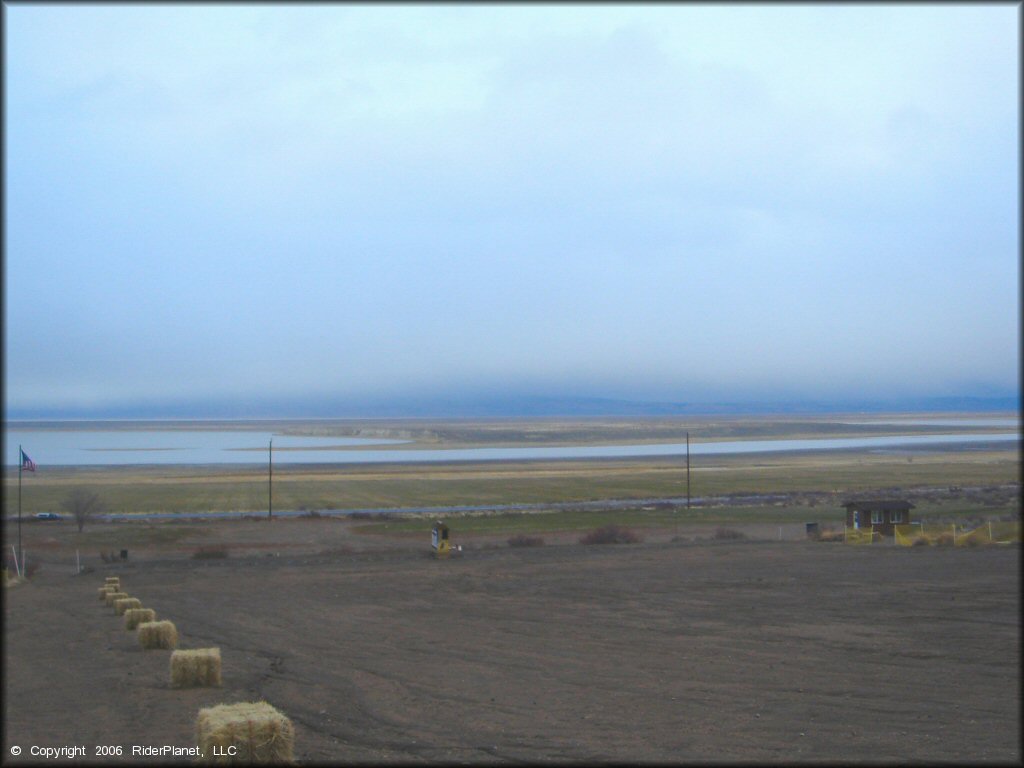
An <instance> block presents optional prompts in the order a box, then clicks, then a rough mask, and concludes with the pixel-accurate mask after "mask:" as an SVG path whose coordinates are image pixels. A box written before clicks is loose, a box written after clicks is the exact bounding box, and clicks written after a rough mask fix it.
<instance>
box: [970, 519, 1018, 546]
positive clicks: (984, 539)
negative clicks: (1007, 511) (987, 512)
mask: <svg viewBox="0 0 1024 768" xmlns="http://www.w3.org/2000/svg"><path fill="white" fill-rule="evenodd" d="M1020 540H1021V539H1020V523H1009V522H994V523H982V524H981V525H979V526H978V527H977V528H975V529H974V530H973V531H968V532H966V533H964V534H962V535H958V536H957V539H956V545H957V546H958V547H976V546H979V545H981V544H1012V543H1013V542H1015V541H1020Z"/></svg>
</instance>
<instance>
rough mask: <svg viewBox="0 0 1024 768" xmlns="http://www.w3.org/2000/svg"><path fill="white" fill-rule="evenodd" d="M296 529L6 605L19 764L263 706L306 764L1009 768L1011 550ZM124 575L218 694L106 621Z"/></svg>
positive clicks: (1012, 741)
mask: <svg viewBox="0 0 1024 768" xmlns="http://www.w3.org/2000/svg"><path fill="white" fill-rule="evenodd" d="M222 525H231V524H230V523H224V524H222ZM236 525H238V524H236ZM287 525H288V526H289V527H288V528H287V529H286V528H285V527H284V525H282V524H281V523H278V522H275V523H274V524H272V525H264V526H263V527H262V528H260V527H259V526H257V525H255V524H253V525H252V532H251V534H250V539H251V540H250V542H249V543H250V544H251V545H252V546H251V547H250V548H249V549H246V550H237V549H236V550H232V551H231V552H230V555H229V556H227V557H223V558H220V557H218V558H208V559H196V558H193V557H192V556H191V554H192V550H182V549H181V548H180V547H179V548H178V549H175V548H174V547H173V546H169V547H168V549H167V552H166V553H163V554H161V553H160V552H159V551H158V550H153V551H150V552H148V553H147V557H144V558H139V559H135V558H133V559H132V560H130V561H129V562H128V563H121V564H103V563H102V562H99V561H98V559H97V558H95V557H92V558H91V559H90V567H91V568H93V570H92V571H91V572H88V573H85V574H81V575H75V574H74V569H73V567H59V566H57V565H55V564H52V563H50V564H45V565H44V567H43V568H41V569H40V570H39V572H38V573H36V575H35V576H34V578H33V579H32V580H31V581H29V582H28V583H24V584H21V585H18V586H16V587H12V588H9V589H6V590H5V592H4V597H5V609H4V619H5V622H4V640H5V642H4V652H5V669H4V673H5V674H4V688H5V690H4V694H5V695H4V726H5V729H4V736H5V739H4V745H3V749H4V752H3V754H4V758H5V760H4V762H5V763H9V764H11V765H15V764H20V763H24V762H42V761H43V760H42V758H32V757H31V756H30V755H29V751H30V748H31V747H32V746H33V745H35V746H39V747H46V746H49V747H61V746H74V745H80V746H84V747H85V749H86V755H87V757H89V758H91V759H93V760H94V761H96V762H107V761H108V759H107V758H104V759H102V760H99V759H97V758H96V757H95V749H96V747H98V746H104V745H108V746H109V745H113V746H121V747H122V749H123V752H124V756H123V757H122V760H132V761H135V762H145V763H150V764H152V763H154V762H157V761H156V760H155V759H154V758H152V757H136V758H134V759H133V758H131V751H132V746H133V745H138V746H143V745H148V746H161V745H172V746H179V747H189V746H194V745H195V743H196V741H195V735H194V724H195V720H196V714H197V712H198V710H199V709H200V708H201V707H206V706H211V705H213V704H218V703H228V702H237V701H249V700H258V699H265V700H266V701H268V702H270V703H271V704H272V705H274V706H275V707H277V708H278V709H280V710H281V711H282V712H283V713H284V714H286V715H287V716H288V717H290V718H291V719H292V721H293V723H294V725H295V732H296V736H295V754H296V757H297V759H298V760H299V761H300V762H304V763H352V762H357V763H367V762H403V763H408V762H422V761H426V762H448V763H450V762H464V763H481V762H505V761H527V762H565V761H574V762H577V761H578V762H587V763H593V762H618V763H622V762H627V763H639V762H650V761H655V762H673V763H675V762H687V761H696V762H708V761H746V762H751V761H754V762H768V761H779V762H782V761H785V762H792V761H812V762H821V761H887V762H888V761H900V762H903V761H908V760H909V761H915V760H916V761H963V762H968V761H969V762H972V763H973V762H979V761H998V762H1011V761H1012V762H1019V761H1020V760H1021V730H1020V714H1021V713H1020V639H1021V638H1020V634H1021V633H1020V582H1019V574H1020V548H1019V546H1016V545H1014V546H1008V547H997V548H979V549H966V548H964V549H961V548H956V549H954V548H937V547H914V548H898V547H893V546H867V547H853V546H845V545H843V544H825V543H815V542H810V541H783V542H777V541H767V540H758V539H756V538H748V539H745V540H712V539H702V540H697V541H676V542H672V541H665V540H662V541H654V540H651V539H649V538H645V542H644V543H641V544H613V545H605V546H597V545H595V546H584V545H581V544H578V543H575V542H574V541H572V542H567V543H564V544H552V542H551V540H548V544H547V545H545V546H535V547H508V546H507V545H505V544H504V540H502V541H501V542H491V543H481V544H480V545H479V546H474V547H467V549H466V550H465V551H464V552H463V553H462V554H461V556H457V557H453V558H451V559H450V560H447V561H438V560H434V559H433V558H431V557H430V556H429V553H428V547H426V546H424V543H422V542H415V543H409V544H405V545H403V546H392V547H390V548H384V547H378V548H376V549H374V548H369V547H366V546H362V547H359V546H351V547H342V546H340V545H338V546H336V547H335V548H334V549H333V550H329V549H325V548H324V547H320V548H317V547H314V546H312V545H311V546H309V547H305V548H301V547H300V548H296V547H291V548H289V547H288V546H284V547H281V546H276V545H277V541H276V538H275V537H277V536H278V535H280V533H281V532H283V531H284V530H288V531H291V532H293V534H294V535H300V536H301V537H302V539H303V540H304V541H305V540H306V539H307V538H308V537H313V539H317V537H318V536H319V534H318V533H317V531H328V530H339V529H337V528H333V529H331V528H328V527H327V526H338V525H340V524H339V523H337V522H336V521H325V522H319V521H303V522H299V521H294V522H291V523H288V524H287ZM290 526H295V528H291V527H290ZM235 530H239V529H235ZM260 531H262V532H263V533H260ZM296 531H298V532H299V533H294V532H296ZM260 536H263V537H264V540H263V541H262V543H261V542H260V540H259V539H260ZM215 538H216V537H215ZM353 538H355V537H353ZM93 561H96V562H93ZM72 562H73V561H72ZM110 574H118V575H120V576H121V579H122V587H123V589H124V591H126V592H127V593H128V594H130V595H131V596H133V597H138V598H140V599H141V600H142V603H143V605H144V606H146V607H150V608H154V609H155V610H156V612H157V616H158V618H160V619H169V620H171V621H173V622H174V623H175V624H176V625H177V628H178V630H179V632H180V634H181V643H180V647H183V648H202V647H211V646H215V647H219V648H220V649H221V654H222V657H223V687H222V688H219V689H195V690H176V689H172V688H171V687H170V686H169V682H168V678H169V669H168V667H169V661H168V660H169V655H170V652H169V651H143V650H142V649H141V648H140V647H139V645H138V642H137V640H136V637H135V633H134V632H128V631H125V630H124V629H123V623H122V620H121V618H120V617H116V616H115V615H114V614H113V611H112V610H111V609H110V608H108V607H106V606H105V605H104V604H103V603H101V602H100V601H99V600H98V598H97V593H96V590H97V588H98V587H99V586H100V585H101V584H102V583H103V577H104V576H106V575H110ZM15 745H17V746H20V747H21V749H22V754H21V756H20V757H18V758H15V757H12V756H11V751H10V750H11V748H12V746H15ZM165 762H173V761H166V760H165ZM177 762H181V763H187V762H190V758H181V759H179V760H178V761H177Z"/></svg>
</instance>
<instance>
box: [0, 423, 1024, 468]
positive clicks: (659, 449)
mask: <svg viewBox="0 0 1024 768" xmlns="http://www.w3.org/2000/svg"><path fill="white" fill-rule="evenodd" d="M929 423H934V422H929ZM1015 424H1016V422H1013V423H1011V424H1010V425H1009V426H1014V425H1015ZM958 425H959V422H958ZM993 426H994V425H993ZM271 437H273V439H274V464H339V463H353V464H371V463H385V462H416V461H426V462H429V461H508V460H528V459H588V458H591V459H597V458H626V457H644V456H683V455H685V454H686V444H685V443H670V444H658V445H591V446H561V447H522V448H452V449H424V450H419V449H415V450H413V449H408V450H395V449H393V448H392V449H389V448H387V447H381V448H373V449H370V448H369V446H378V445H379V446H387V445H395V444H400V443H403V442H406V441H403V440H383V439H373V440H368V439H360V438H345V437H296V436H291V435H272V433H270V432H258V431H252V432H250V431H233V430H224V431H214V430H210V431H200V430H197V431H178V430H166V431H161V430H145V431H144V430H139V431H127V430H126V431H95V432H94V431H86V430H82V431H77V430H68V431H53V430H24V429H12V430H9V431H7V432H6V433H5V435H4V465H5V466H8V467H9V466H17V454H18V445H19V444H20V445H21V446H22V447H23V448H24V450H25V452H26V453H27V454H28V455H29V456H30V457H31V458H32V460H33V461H34V462H35V463H36V464H37V465H38V466H39V467H40V469H42V468H44V467H46V466H57V465H66V466H89V465H105V466H112V465H140V464H265V463H266V462H267V458H268V457H267V447H268V443H269V442H270V439H271ZM1019 440H1020V435H1019V434H1013V433H1010V434H1007V433H1005V432H1004V433H991V434H965V435H904V436H889V437H851V438H818V439H798V440H738V441H721V442H714V443H695V442H691V443H690V454H691V455H692V456H708V455H715V454H739V453H767V452H772V451H811V450H836V449H891V448H906V449H917V450H922V449H925V450H926V449H928V448H929V447H936V446H941V445H949V444H972V443H985V442H1010V441H1019ZM341 446H344V447H346V448H339V447H341ZM282 448H289V449H293V450H287V451H285V450H279V449H282ZM332 449H333V450H332Z"/></svg>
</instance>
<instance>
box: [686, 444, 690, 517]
mask: <svg viewBox="0 0 1024 768" xmlns="http://www.w3.org/2000/svg"><path fill="white" fill-rule="evenodd" d="M686 511H687V512H689V511H690V433H689V432H687V433H686Z"/></svg>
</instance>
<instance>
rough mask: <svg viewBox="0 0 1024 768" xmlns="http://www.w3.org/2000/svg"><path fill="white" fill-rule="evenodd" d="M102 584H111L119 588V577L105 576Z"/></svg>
mask: <svg viewBox="0 0 1024 768" xmlns="http://www.w3.org/2000/svg"><path fill="white" fill-rule="evenodd" d="M103 583H104V584H113V585H114V586H115V587H119V586H121V577H120V576H107V577H106V578H105V579H103Z"/></svg>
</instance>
